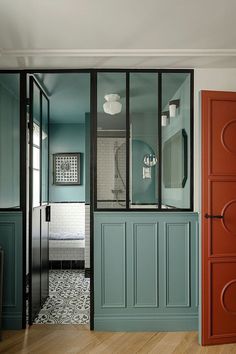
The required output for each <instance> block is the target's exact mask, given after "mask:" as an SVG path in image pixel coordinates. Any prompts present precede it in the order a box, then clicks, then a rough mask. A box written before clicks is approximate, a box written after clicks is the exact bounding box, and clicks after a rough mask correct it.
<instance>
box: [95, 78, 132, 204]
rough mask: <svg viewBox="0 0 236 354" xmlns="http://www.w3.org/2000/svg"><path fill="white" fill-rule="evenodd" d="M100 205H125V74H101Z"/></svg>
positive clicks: (98, 88)
mask: <svg viewBox="0 0 236 354" xmlns="http://www.w3.org/2000/svg"><path fill="white" fill-rule="evenodd" d="M97 207H98V208H111V209H113V208H125V207H126V75H125V73H108V72H106V73H98V78H97Z"/></svg>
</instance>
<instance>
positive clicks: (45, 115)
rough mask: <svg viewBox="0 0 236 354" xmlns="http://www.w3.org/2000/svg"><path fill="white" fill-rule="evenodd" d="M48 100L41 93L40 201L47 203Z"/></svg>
mask: <svg viewBox="0 0 236 354" xmlns="http://www.w3.org/2000/svg"><path fill="white" fill-rule="evenodd" d="M48 104H49V103H48V100H47V99H46V98H45V97H44V96H43V95H42V203H43V204H44V203H48V118H49V117H48Z"/></svg>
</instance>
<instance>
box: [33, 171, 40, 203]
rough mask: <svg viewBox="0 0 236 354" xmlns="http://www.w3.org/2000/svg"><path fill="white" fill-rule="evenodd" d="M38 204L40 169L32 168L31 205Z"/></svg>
mask: <svg viewBox="0 0 236 354" xmlns="http://www.w3.org/2000/svg"><path fill="white" fill-rule="evenodd" d="M39 205H40V171H38V170H33V207H37V206H39Z"/></svg>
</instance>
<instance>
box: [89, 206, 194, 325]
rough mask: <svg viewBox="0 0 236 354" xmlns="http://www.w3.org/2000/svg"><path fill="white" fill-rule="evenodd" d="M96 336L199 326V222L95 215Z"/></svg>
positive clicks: (190, 217) (183, 216)
mask: <svg viewBox="0 0 236 354" xmlns="http://www.w3.org/2000/svg"><path fill="white" fill-rule="evenodd" d="M94 225H95V226H94V232H95V234H94V281H95V284H94V286H95V289H94V295H95V318H94V320H95V330H104V331H180V330H182V331H187V330H197V326H198V216H197V214H195V213H158V212H156V213H155V212H129V213H128V212H120V213H115V212H96V213H95V223H94Z"/></svg>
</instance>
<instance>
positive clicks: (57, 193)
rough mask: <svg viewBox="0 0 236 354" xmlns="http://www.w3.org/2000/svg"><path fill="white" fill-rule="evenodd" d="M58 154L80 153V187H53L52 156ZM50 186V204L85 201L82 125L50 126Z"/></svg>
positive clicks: (83, 130)
mask: <svg viewBox="0 0 236 354" xmlns="http://www.w3.org/2000/svg"><path fill="white" fill-rule="evenodd" d="M60 152H80V153H82V155H81V176H80V178H81V185H80V186H55V185H53V154H55V153H60ZM49 173H50V186H49V200H50V201H51V202H69V201H73V202H84V201H85V125H84V124H50V170H49Z"/></svg>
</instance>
